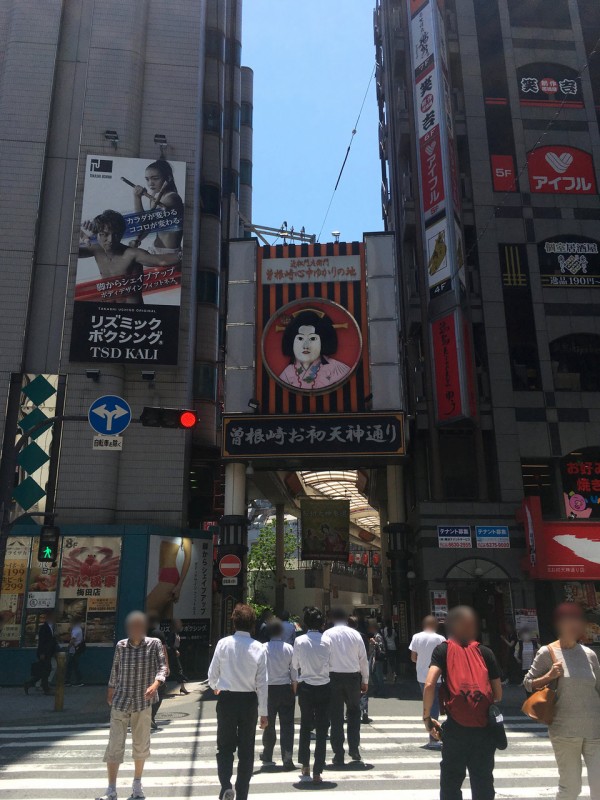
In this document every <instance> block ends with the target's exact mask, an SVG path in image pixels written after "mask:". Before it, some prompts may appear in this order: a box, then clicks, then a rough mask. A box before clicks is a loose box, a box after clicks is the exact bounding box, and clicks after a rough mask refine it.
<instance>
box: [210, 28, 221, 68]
mask: <svg viewBox="0 0 600 800" xmlns="http://www.w3.org/2000/svg"><path fill="white" fill-rule="evenodd" d="M206 56H207V58H218V59H219V61H223V60H224V58H225V36H224V35H223V34H222V33H221V31H216V30H214V29H213V28H209V29H208V30H207V31H206Z"/></svg>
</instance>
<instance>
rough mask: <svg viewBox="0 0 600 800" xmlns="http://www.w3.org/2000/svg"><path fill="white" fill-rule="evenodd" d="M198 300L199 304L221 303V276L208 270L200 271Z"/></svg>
mask: <svg viewBox="0 0 600 800" xmlns="http://www.w3.org/2000/svg"><path fill="white" fill-rule="evenodd" d="M196 294H197V300H198V302H199V303H213V304H214V305H217V304H218V302H219V276H218V275H217V273H216V272H209V271H208V270H206V269H200V270H198V285H197V293H196Z"/></svg>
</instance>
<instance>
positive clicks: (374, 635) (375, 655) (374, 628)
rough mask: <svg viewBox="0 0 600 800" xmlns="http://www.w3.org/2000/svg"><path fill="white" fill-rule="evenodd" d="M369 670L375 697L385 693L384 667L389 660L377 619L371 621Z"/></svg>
mask: <svg viewBox="0 0 600 800" xmlns="http://www.w3.org/2000/svg"><path fill="white" fill-rule="evenodd" d="M368 654H369V670H370V673H371V680H372V683H373V697H381V695H382V694H383V689H384V684H385V679H384V675H383V667H384V664H385V662H386V660H387V654H386V649H385V640H384V638H383V636H382V635H381V633H380V631H379V625H378V624H377V621H376V620H373V621H372V622H370V623H369V650H368Z"/></svg>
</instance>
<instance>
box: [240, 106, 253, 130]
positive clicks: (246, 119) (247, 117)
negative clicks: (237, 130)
mask: <svg viewBox="0 0 600 800" xmlns="http://www.w3.org/2000/svg"><path fill="white" fill-rule="evenodd" d="M253 115H254V106H253V105H252V103H248V102H242V125H247V126H248V127H249V128H251V127H252V118H253Z"/></svg>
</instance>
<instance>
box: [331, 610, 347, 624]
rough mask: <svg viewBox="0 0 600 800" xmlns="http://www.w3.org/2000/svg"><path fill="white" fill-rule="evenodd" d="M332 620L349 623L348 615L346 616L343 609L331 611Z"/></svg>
mask: <svg viewBox="0 0 600 800" xmlns="http://www.w3.org/2000/svg"><path fill="white" fill-rule="evenodd" d="M331 619H332V620H333V621H334V622H347V621H348V614H346V612H345V611H344V609H343V608H334V609H332V611H331Z"/></svg>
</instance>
